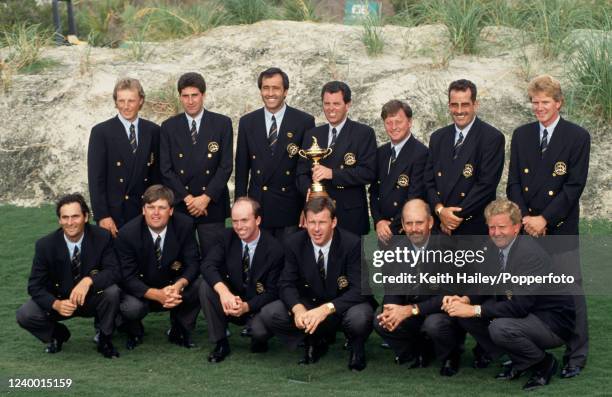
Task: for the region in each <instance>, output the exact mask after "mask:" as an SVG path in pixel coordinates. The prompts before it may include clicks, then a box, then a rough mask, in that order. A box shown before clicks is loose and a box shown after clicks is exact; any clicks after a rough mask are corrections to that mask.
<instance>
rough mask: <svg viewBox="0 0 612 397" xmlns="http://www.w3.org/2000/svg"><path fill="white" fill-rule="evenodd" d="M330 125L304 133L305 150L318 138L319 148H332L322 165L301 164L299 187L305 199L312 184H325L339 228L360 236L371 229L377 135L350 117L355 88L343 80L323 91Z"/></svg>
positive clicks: (309, 162) (303, 161) (301, 162)
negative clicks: (369, 193) (370, 196)
mask: <svg viewBox="0 0 612 397" xmlns="http://www.w3.org/2000/svg"><path fill="white" fill-rule="evenodd" d="M321 101H322V103H323V113H325V118H326V119H327V122H328V123H327V124H324V125H321V126H319V127H316V128H313V129H312V130H310V131H308V132H306V133H305V134H304V138H303V140H302V148H304V149H308V148H309V147H310V145H312V138H313V137H315V138H316V139H317V141H318V143H319V146H321V147H323V148H325V147H328V148H331V149H332V153H331V155H330V156H329V157H326V158H325V159H323V160H321V162H320V164H319V165H316V166H314V167H312V166H311V161H310V160H306V159H300V160H299V162H298V170H297V173H298V180H297V183H298V188H299V189H300V191H301V192H302V194H303V195H304V196H307V195H308V190H309V188H310V185H311V184H312V182H313V181H314V182H322V183H323V185H324V186H325V190H326V191H327V193H329V196H330V197H331V198H332V199H333V200H335V202H336V211H337V212H336V216H337V219H338V226H340V227H341V228H343V229H346V230H348V231H350V232H352V233H355V234H357V235H366V234H368V232H369V230H370V216H369V214H368V201H367V197H366V185H368V184H370V183H372V182H373V181H374V179H375V178H376V135H375V134H374V130H373V129H372V128H371V127H369V126H367V125H365V124H362V123H359V122H356V121H353V120H351V119H349V118H348V112H349V109H350V107H351V103H352V102H351V101H352V99H351V89H350V88H349V86H348V85H347V84H346V83H343V82H341V81H330V82H329V83H326V84H325V85H324V86H323V88H322V90H321Z"/></svg>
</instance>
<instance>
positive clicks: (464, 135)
mask: <svg viewBox="0 0 612 397" xmlns="http://www.w3.org/2000/svg"><path fill="white" fill-rule="evenodd" d="M476 117H477V116H474V120H472V121H471V122H470V124H468V125H467V126H465V127H464V128H463V129H459V127H457V124H455V137H458V136H459V132H461V133H462V134H463V139H464V140H465V138H467V134H468V132H470V130H471V129H472V125H474V122H475V121H476ZM455 140H457V139H455Z"/></svg>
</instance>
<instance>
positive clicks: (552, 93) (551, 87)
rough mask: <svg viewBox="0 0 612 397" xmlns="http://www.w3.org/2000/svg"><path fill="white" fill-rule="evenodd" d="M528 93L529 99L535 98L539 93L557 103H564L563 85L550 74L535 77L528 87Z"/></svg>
mask: <svg viewBox="0 0 612 397" xmlns="http://www.w3.org/2000/svg"><path fill="white" fill-rule="evenodd" d="M527 93H528V95H529V99H531V98H533V96H534V95H537V94H538V93H544V94H546V95H548V96H549V97H551V98H553V99H554V100H555V101H557V102H563V92H562V91H561V84H560V83H559V81H558V80H557V79H555V78H554V77H552V76H551V75H549V74H541V75H539V76H536V77H534V78H533V79H532V80H531V81H530V82H529V85H528V86H527Z"/></svg>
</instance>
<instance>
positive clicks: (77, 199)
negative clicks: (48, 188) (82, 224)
mask: <svg viewBox="0 0 612 397" xmlns="http://www.w3.org/2000/svg"><path fill="white" fill-rule="evenodd" d="M72 203H79V205H80V206H81V212H82V213H83V215H89V207H88V206H87V203H86V202H85V198H83V195H81V194H80V193H70V194H67V195H65V196H63V197H60V199H59V200H58V201H57V203H56V204H55V214H56V215H57V217H58V218H59V217H60V209H61V208H62V207H63V206H65V205H66V204H72Z"/></svg>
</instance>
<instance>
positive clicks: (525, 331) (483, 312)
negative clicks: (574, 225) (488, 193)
mask: <svg viewBox="0 0 612 397" xmlns="http://www.w3.org/2000/svg"><path fill="white" fill-rule="evenodd" d="M485 218H486V221H487V225H488V227H489V237H490V238H491V242H490V245H489V246H488V247H486V248H487V254H486V256H485V262H484V263H486V264H487V268H488V269H489V271H490V273H491V274H495V273H497V274H500V273H510V274H511V275H532V276H538V275H544V274H549V273H550V272H551V271H552V260H551V258H550V256H549V255H548V254H547V253H546V252H545V251H544V250H543V249H542V248H541V246H540V245H539V244H538V243H537V242H536V241H535V240H534V239H533V238H532V237H530V236H519V232H520V230H521V211H520V209H519V207H518V206H517V205H516V204H515V203H513V202H511V201H509V200H505V199H497V200H495V201H493V202H492V203H490V204H489V205H488V206H487V207H486V208H485ZM544 291H546V293H549V292H548V290H543V289H535V288H532V287H524V286H523V287H521V286H519V285H508V284H505V285H503V287H502V288H500V289H499V293H496V294H495V295H493V296H472V297H467V296H463V297H458V296H454V297H444V300H443V307H442V308H443V309H444V310H446V311H447V312H448V314H449V315H450V316H451V317H458V318H459V319H460V320H459V324H460V326H461V327H463V328H464V329H465V330H466V331H467V332H469V333H470V334H472V336H474V339H476V341H477V342H478V345H479V346H480V347H481V348H482V349H483V350H484V354H483V356H482V357H480V358H479V361H480V362H481V363H482V362H483V361H484V362H488V361H490V360H492V359H494V358H497V357H499V356H500V355H501V354H503V353H506V354H507V355H508V356H510V358H511V359H512V364H511V365H506V366H505V368H504V371H503V372H502V373H500V374H499V375H497V379H506V380H513V379H517V378H519V377H520V376H521V375H522V374H523V372H526V371H531V378H530V379H529V380H528V381H527V383H525V385H524V386H523V389H524V390H531V389H534V388H536V387H539V386H544V385H547V384H548V383H549V382H550V379H551V377H552V376H553V375H554V374H555V372H556V371H557V368H558V362H557V360H556V359H555V357H554V356H553V355H552V354H550V353H548V352H546V350H547V349H552V348H555V347H558V346H562V345H563V344H564V343H565V342H566V341H567V340H568V339H569V337H570V336H571V335H572V330H573V329H574V321H575V310H574V301H573V298H572V297H571V296H570V295H548V294H546V295H543V292H544ZM485 366H486V365H482V364H481V365H477V367H479V368H482V367H485Z"/></svg>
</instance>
